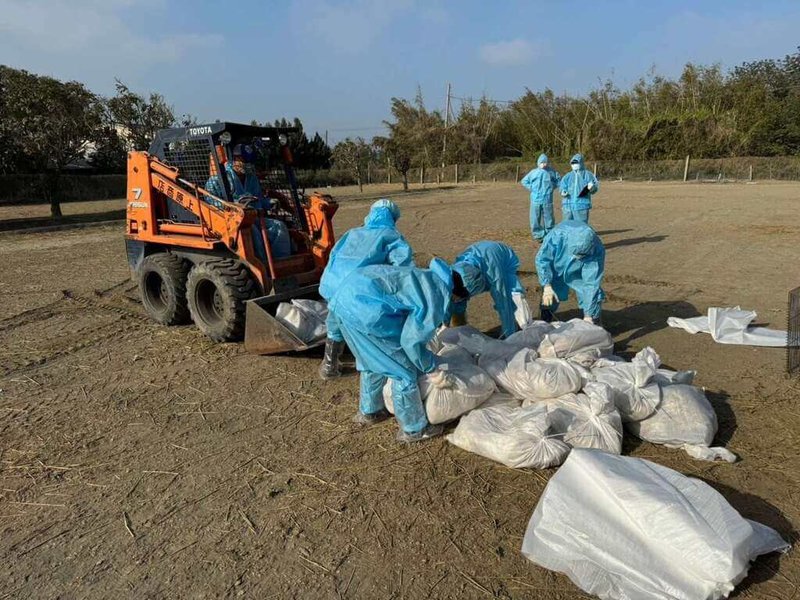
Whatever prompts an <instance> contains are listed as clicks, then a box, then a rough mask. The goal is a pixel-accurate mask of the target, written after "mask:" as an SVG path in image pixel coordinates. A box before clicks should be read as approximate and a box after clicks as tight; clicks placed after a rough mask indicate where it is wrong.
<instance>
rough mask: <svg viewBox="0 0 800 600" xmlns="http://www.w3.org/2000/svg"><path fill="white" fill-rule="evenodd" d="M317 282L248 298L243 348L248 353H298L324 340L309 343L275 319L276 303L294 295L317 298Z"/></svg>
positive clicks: (296, 296) (290, 298)
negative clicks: (278, 292) (281, 291)
mask: <svg viewBox="0 0 800 600" xmlns="http://www.w3.org/2000/svg"><path fill="white" fill-rule="evenodd" d="M318 289H319V285H317V284H315V285H311V286H306V287H302V288H297V289H294V290H290V291H287V292H283V293H280V294H274V295H270V296H261V297H260V298H254V299H252V300H248V301H247V303H246V305H245V306H246V308H245V328H244V349H245V350H246V351H247V352H250V353H251V354H280V353H281V352H300V351H302V350H308V349H309V348H315V347H317V346H320V345H322V344H324V343H325V340H324V339H322V340H320V341H319V342H314V343H312V344H308V343H306V342H304V341H303V340H301V339H300V338H298V337H297V336H296V335H295V334H294V333H292V332H291V331H290V330H289V329H288V328H287V327H286V326H285V325H283V323H281V322H280V321H278V319H276V318H275V312H276V311H277V310H278V304H280V303H281V302H288V301H289V300H292V299H293V298H311V299H313V300H319V299H320V296H319V292H318Z"/></svg>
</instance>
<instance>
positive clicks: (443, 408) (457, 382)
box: [383, 346, 497, 425]
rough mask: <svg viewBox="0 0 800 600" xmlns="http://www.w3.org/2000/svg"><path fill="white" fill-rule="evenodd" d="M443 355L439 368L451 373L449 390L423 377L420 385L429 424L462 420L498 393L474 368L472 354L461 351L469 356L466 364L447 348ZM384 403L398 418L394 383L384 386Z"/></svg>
mask: <svg viewBox="0 0 800 600" xmlns="http://www.w3.org/2000/svg"><path fill="white" fill-rule="evenodd" d="M449 348H452V346H450V347H449ZM443 352H444V355H443V356H440V359H439V368H440V370H444V371H446V372H447V376H446V379H447V382H448V386H447V387H437V386H435V385H434V384H433V383H431V381H430V377H428V375H423V376H422V377H420V378H419V380H418V382H417V383H418V385H419V393H420V396H421V398H422V402H423V404H424V405H425V413H426V414H427V416H428V421H429V422H430V423H432V424H434V425H436V424H438V423H447V422H448V421H452V420H454V419H457V418H459V417H460V416H461V415H463V414H464V413H467V412H469V411H471V410H473V409H474V408H476V407H478V406H480V405H481V404H482V403H483V401H484V400H487V399H488V398H489V397H490V396H491V395H492V394H494V393H495V391H496V390H497V387H496V386H495V384H494V381H492V378H491V377H489V374H488V373H486V372H485V371H484V370H483V369H481V368H480V367H478V366H476V365H474V364H472V362H471V359H470V358H469V354H467V353H466V352H464V351H463V350H460V351H459V352H461V353H463V354H465V355H466V357H467V360H465V359H464V356H463V354H462V355H459V354H458V353H456V352H455V351H452V350H450V351H448V346H445V347H444V350H443ZM383 402H384V404H386V410H388V411H389V412H390V413H392V414H394V402H393V401H392V380H391V379H390V380H388V381H387V382H386V385H385V386H383Z"/></svg>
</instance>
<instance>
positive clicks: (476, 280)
mask: <svg viewBox="0 0 800 600" xmlns="http://www.w3.org/2000/svg"><path fill="white" fill-rule="evenodd" d="M453 271H455V272H457V273H458V274H459V275H461V280H462V281H463V282H464V287H465V288H467V293H469V297H470V298H474V297H475V296H477V295H478V294H481V293H483V292H485V291H486V287H487V286H486V278H485V277H484V276H483V272H482V271H481V270H480V268H478V267H476V266H475V265H472V264H470V263H468V262H464V261H459V262H456V263H454V264H453Z"/></svg>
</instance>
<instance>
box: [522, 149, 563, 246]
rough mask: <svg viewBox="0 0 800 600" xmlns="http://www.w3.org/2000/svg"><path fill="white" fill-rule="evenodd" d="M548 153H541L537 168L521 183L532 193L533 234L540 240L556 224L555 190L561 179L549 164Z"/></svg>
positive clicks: (535, 238)
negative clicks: (554, 208) (554, 212)
mask: <svg viewBox="0 0 800 600" xmlns="http://www.w3.org/2000/svg"><path fill="white" fill-rule="evenodd" d="M548 162H549V159H548V158H547V155H546V154H540V155H539V159H538V160H537V161H536V164H537V165H538V167H537V168H535V169H533V170H532V171H531V172H530V173H528V174H527V175H525V177H523V178H522V181H520V183H521V184H522V185H523V186H524V187H526V188H527V189H528V190H529V191H530V193H531V234H532V235H533V239H534V241H537V242H540V241H542V239H543V238H544V236H546V235H547V232H549V231H550V230H551V229H552V228H553V227H554V226H555V224H556V221H555V217H554V216H553V192H554V191H555V189H556V188H557V187H558V183H559V182H560V181H561V177H559V175H558V173H557V172H556V171H555V170H553V169H552V168H551V167H550V166H549V165H548Z"/></svg>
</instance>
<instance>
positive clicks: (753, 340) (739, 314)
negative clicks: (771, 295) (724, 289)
mask: <svg viewBox="0 0 800 600" xmlns="http://www.w3.org/2000/svg"><path fill="white" fill-rule="evenodd" d="M756 316H757V315H756V313H755V311H752V310H742V309H741V308H740V307H738V306H736V307H734V308H718V307H713V308H709V309H708V314H707V316H705V317H693V318H691V319H679V318H678V317H669V318H668V319H667V325H669V326H670V327H677V328H679V329H683V330H684V331H688V332H689V333H692V334H694V333H710V334H711V337H712V338H713V339H714V341H715V342H717V343H719V344H737V345H742V346H771V347H781V348H784V347H786V345H787V334H786V332H785V331H778V330H776V329H767V328H765V327H751V326H750V323H752V322H753V321H754V320H755V318H756Z"/></svg>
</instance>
